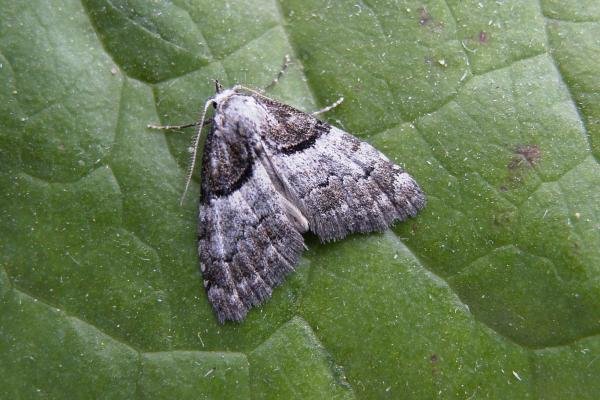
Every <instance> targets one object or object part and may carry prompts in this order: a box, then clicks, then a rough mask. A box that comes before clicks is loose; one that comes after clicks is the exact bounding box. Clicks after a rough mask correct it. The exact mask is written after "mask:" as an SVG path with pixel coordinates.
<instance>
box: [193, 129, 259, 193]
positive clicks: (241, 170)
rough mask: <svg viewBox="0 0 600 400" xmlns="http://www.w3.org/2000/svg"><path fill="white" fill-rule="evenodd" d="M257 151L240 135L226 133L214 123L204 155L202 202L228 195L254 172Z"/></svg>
mask: <svg viewBox="0 0 600 400" xmlns="http://www.w3.org/2000/svg"><path fill="white" fill-rule="evenodd" d="M254 161H255V160H254V155H253V152H252V149H251V148H250V145H249V144H248V142H247V141H245V140H242V137H241V135H224V134H223V133H222V131H219V130H217V129H215V126H214V124H213V126H212V127H211V130H210V132H209V134H208V136H207V138H206V143H205V145H204V155H203V157H202V184H201V192H202V193H201V195H202V202H203V203H206V202H207V201H209V200H210V199H211V198H214V197H220V196H227V195H229V194H230V193H232V192H234V191H235V190H237V189H239V188H240V187H241V186H242V185H243V184H244V183H245V182H246V181H247V180H248V179H249V178H250V176H251V175H252V167H253V165H254Z"/></svg>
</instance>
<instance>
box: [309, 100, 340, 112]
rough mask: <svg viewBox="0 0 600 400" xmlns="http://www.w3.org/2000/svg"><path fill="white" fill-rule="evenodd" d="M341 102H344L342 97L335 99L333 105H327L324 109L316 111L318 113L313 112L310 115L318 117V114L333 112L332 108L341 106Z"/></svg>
mask: <svg viewBox="0 0 600 400" xmlns="http://www.w3.org/2000/svg"><path fill="white" fill-rule="evenodd" d="M343 101H344V98H343V97H340V98H339V99H337V100H336V101H335V103H333V104H330V105H328V106H327V107H325V108H322V109H320V110H318V111H314V112H312V113H310V115H319V114H323V113H326V112H327V111H331V110H333V109H334V108H336V107H337V106H339V105H340V104H342V102H343Z"/></svg>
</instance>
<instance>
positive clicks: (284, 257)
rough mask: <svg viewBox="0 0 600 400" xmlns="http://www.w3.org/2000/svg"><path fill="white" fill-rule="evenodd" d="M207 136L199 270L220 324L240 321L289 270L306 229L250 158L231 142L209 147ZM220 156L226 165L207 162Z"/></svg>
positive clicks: (257, 163) (293, 263) (264, 173)
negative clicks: (302, 233) (226, 159)
mask: <svg viewBox="0 0 600 400" xmlns="http://www.w3.org/2000/svg"><path fill="white" fill-rule="evenodd" d="M211 136H212V135H209V138H208V139H207V144H206V147H205V148H206V149H207V150H205V151H207V152H209V153H211V154H208V156H207V154H206V153H205V156H204V161H203V176H202V200H201V206H200V219H199V229H198V232H199V244H198V246H199V253H200V262H201V270H202V275H203V278H204V285H205V287H206V291H207V294H208V299H209V301H210V303H211V304H212V306H213V308H214V310H215V312H216V314H217V317H218V319H219V321H220V322H221V323H222V322H224V321H225V320H233V321H241V320H242V319H244V317H245V316H246V314H247V312H248V310H249V309H250V308H252V307H253V306H256V305H258V304H261V303H263V302H264V301H265V300H266V299H268V298H269V297H270V296H271V293H272V289H273V288H274V287H275V286H277V285H279V284H280V283H281V282H282V281H283V279H284V278H285V276H286V275H287V274H288V273H289V272H291V271H293V270H294V266H295V265H296V264H297V262H298V259H299V257H300V254H301V252H302V251H303V249H304V242H303V238H302V235H301V233H300V231H302V230H305V229H306V228H304V229H302V224H301V223H299V222H297V221H296V220H294V219H293V218H292V217H291V216H290V208H289V207H293V206H291V204H289V203H287V200H286V199H284V198H283V197H282V196H281V195H280V194H279V193H278V192H277V190H276V189H275V188H274V187H273V185H272V183H271V181H270V179H269V176H268V174H267V171H266V170H265V168H264V167H263V165H262V164H261V163H260V162H259V161H258V160H256V159H253V158H252V157H251V153H249V152H246V153H245V152H244V151H243V149H242V147H239V146H238V148H235V147H232V146H235V144H233V143H226V142H224V141H214V140H213V141H212V143H211V140H210V139H211V138H210V137H211ZM242 145H243V143H242ZM224 157H226V158H228V159H229V162H228V163H223V162H220V163H211V160H222V159H223V158H224ZM234 158H235V160H234ZM304 223H305V224H306V221H304Z"/></svg>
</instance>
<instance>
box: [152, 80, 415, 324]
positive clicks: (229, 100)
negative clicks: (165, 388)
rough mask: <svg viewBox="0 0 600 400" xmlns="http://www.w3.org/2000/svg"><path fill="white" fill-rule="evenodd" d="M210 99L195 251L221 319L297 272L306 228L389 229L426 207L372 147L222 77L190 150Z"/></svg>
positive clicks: (321, 233) (338, 233)
mask: <svg viewBox="0 0 600 400" xmlns="http://www.w3.org/2000/svg"><path fill="white" fill-rule="evenodd" d="M211 105H212V106H213V107H214V115H213V117H212V119H211V120H210V122H209V123H210V130H209V132H208V136H207V137H206V141H205V145H204V153H203V156H202V173H201V200H200V217H199V222H198V251H199V255H200V269H201V272H202V276H203V279H204V287H205V288H206V292H207V295H208V300H209V301H210V303H211V304H212V306H213V308H214V311H215V313H216V315H217V318H218V320H219V322H220V323H223V322H225V321H228V320H231V321H242V320H243V319H244V318H245V316H246V314H247V313H248V311H249V310H250V309H251V308H252V307H255V306H257V305H259V304H261V303H263V302H264V301H266V300H267V299H268V298H270V297H271V294H272V291H273V289H274V288H275V287H276V286H278V285H279V284H281V283H282V282H283V280H284V278H285V277H286V275H287V274H289V273H291V272H292V271H294V268H295V266H296V265H297V263H298V261H299V258H300V255H301V254H302V252H303V250H304V249H305V244H304V239H303V236H302V234H303V233H305V232H308V231H310V232H312V233H314V234H315V235H317V236H318V237H319V239H320V240H321V241H323V242H328V241H333V240H339V239H342V238H343V237H345V236H346V235H348V234H350V233H355V232H360V233H366V232H373V231H383V230H385V229H387V228H388V227H389V226H390V225H391V224H393V223H394V222H395V221H404V220H405V219H407V218H409V217H413V216H415V215H416V214H417V213H418V212H419V210H421V209H422V208H423V207H424V206H425V202H426V200H425V195H424V194H423V192H422V190H421V189H420V187H419V185H418V184H417V183H416V182H415V180H414V179H413V178H412V177H411V176H410V175H409V174H408V173H407V172H405V171H404V170H403V169H402V168H401V167H399V166H398V165H396V164H394V163H392V162H391V161H390V160H389V159H388V158H387V157H386V156H384V155H383V154H382V153H380V152H379V151H378V150H376V149H375V148H374V147H372V146H371V145H369V144H368V143H366V142H363V141H360V140H358V139H357V138H355V137H354V136H352V135H350V134H348V133H346V132H344V131H342V130H341V129H339V128H336V127H334V126H331V125H329V124H328V123H326V122H323V121H321V120H319V119H317V118H316V117H315V116H314V115H312V114H308V113H305V112H302V111H299V110H297V109H295V108H294V107H291V106H289V105H286V104H283V103H280V102H278V101H275V100H273V99H271V98H268V97H266V96H264V95H263V94H261V93H259V92H257V91H254V90H251V89H248V88H245V87H243V86H234V87H233V88H231V89H226V90H224V89H223V88H222V87H221V86H220V85H219V84H218V82H217V88H216V94H215V95H214V96H213V97H211V98H210V99H209V100H208V101H207V102H206V104H205V107H204V111H203V116H202V118H201V120H200V121H199V122H198V123H195V124H193V125H197V126H198V131H197V135H196V137H195V139H194V148H195V147H197V145H198V140H199V137H200V130H201V129H202V126H203V125H205V123H204V116H205V115H206V112H207V109H208V108H209V107H210V106H211ZM153 127H155V126H153ZM163 128H170V127H163ZM193 160H195V155H194V156H192V163H191V169H192V170H193V168H194V163H193V162H194V161H193ZM188 184H189V180H188V183H187V184H186V189H187V186H188Z"/></svg>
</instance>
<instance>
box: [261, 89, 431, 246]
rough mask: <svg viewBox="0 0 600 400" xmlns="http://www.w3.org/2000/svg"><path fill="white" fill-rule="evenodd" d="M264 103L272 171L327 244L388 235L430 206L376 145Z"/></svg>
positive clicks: (289, 109) (408, 176)
mask: <svg viewBox="0 0 600 400" xmlns="http://www.w3.org/2000/svg"><path fill="white" fill-rule="evenodd" d="M262 102H263V103H264V105H265V108H266V109H267V110H268V111H269V113H270V114H271V116H272V121H271V126H270V127H269V129H266V130H265V132H264V133H263V141H264V146H265V148H266V152H267V153H268V158H269V159H270V161H271V163H272V168H273V170H274V171H275V172H276V174H277V176H278V177H279V178H280V180H281V184H282V186H283V187H284V188H285V191H286V194H287V197H288V198H289V199H290V200H291V201H292V202H293V203H294V204H295V205H296V206H297V207H298V209H299V210H300V211H301V212H302V214H303V215H304V216H305V217H306V218H307V220H308V223H309V227H310V230H311V231H312V232H314V233H315V234H316V235H317V236H319V238H320V239H321V240H323V241H330V240H337V239H341V238H343V237H345V236H346V235H348V234H350V233H354V232H372V231H383V230H385V229H386V228H388V227H389V226H390V225H391V224H392V223H394V222H395V221H403V220H405V219H407V218H409V217H413V216H415V215H416V214H417V213H418V212H419V210H421V209H422V208H423V207H424V206H425V203H426V199H425V195H424V194H423V192H422V191H421V188H420V187H419V185H418V184H417V183H416V182H415V180H414V179H413V178H412V177H411V176H410V175H409V174H408V173H406V172H405V171H404V170H403V169H402V168H401V167H399V166H398V165H396V164H394V163H392V162H391V161H390V160H389V159H388V158H387V157H386V156H385V155H383V154H382V153H381V152H379V151H378V150H376V149H375V148H374V147H373V146H371V145H369V144H368V143H366V142H363V141H360V140H358V139H357V138H355V137H354V136H352V135H349V134H348V133H346V132H344V131H342V130H341V129H338V128H335V127H332V126H330V125H328V124H326V123H324V122H321V121H319V120H317V119H316V118H314V117H313V116H311V115H309V114H306V113H303V112H301V111H298V110H296V109H294V108H292V107H290V106H287V105H284V104H281V103H278V102H275V101H272V100H262Z"/></svg>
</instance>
